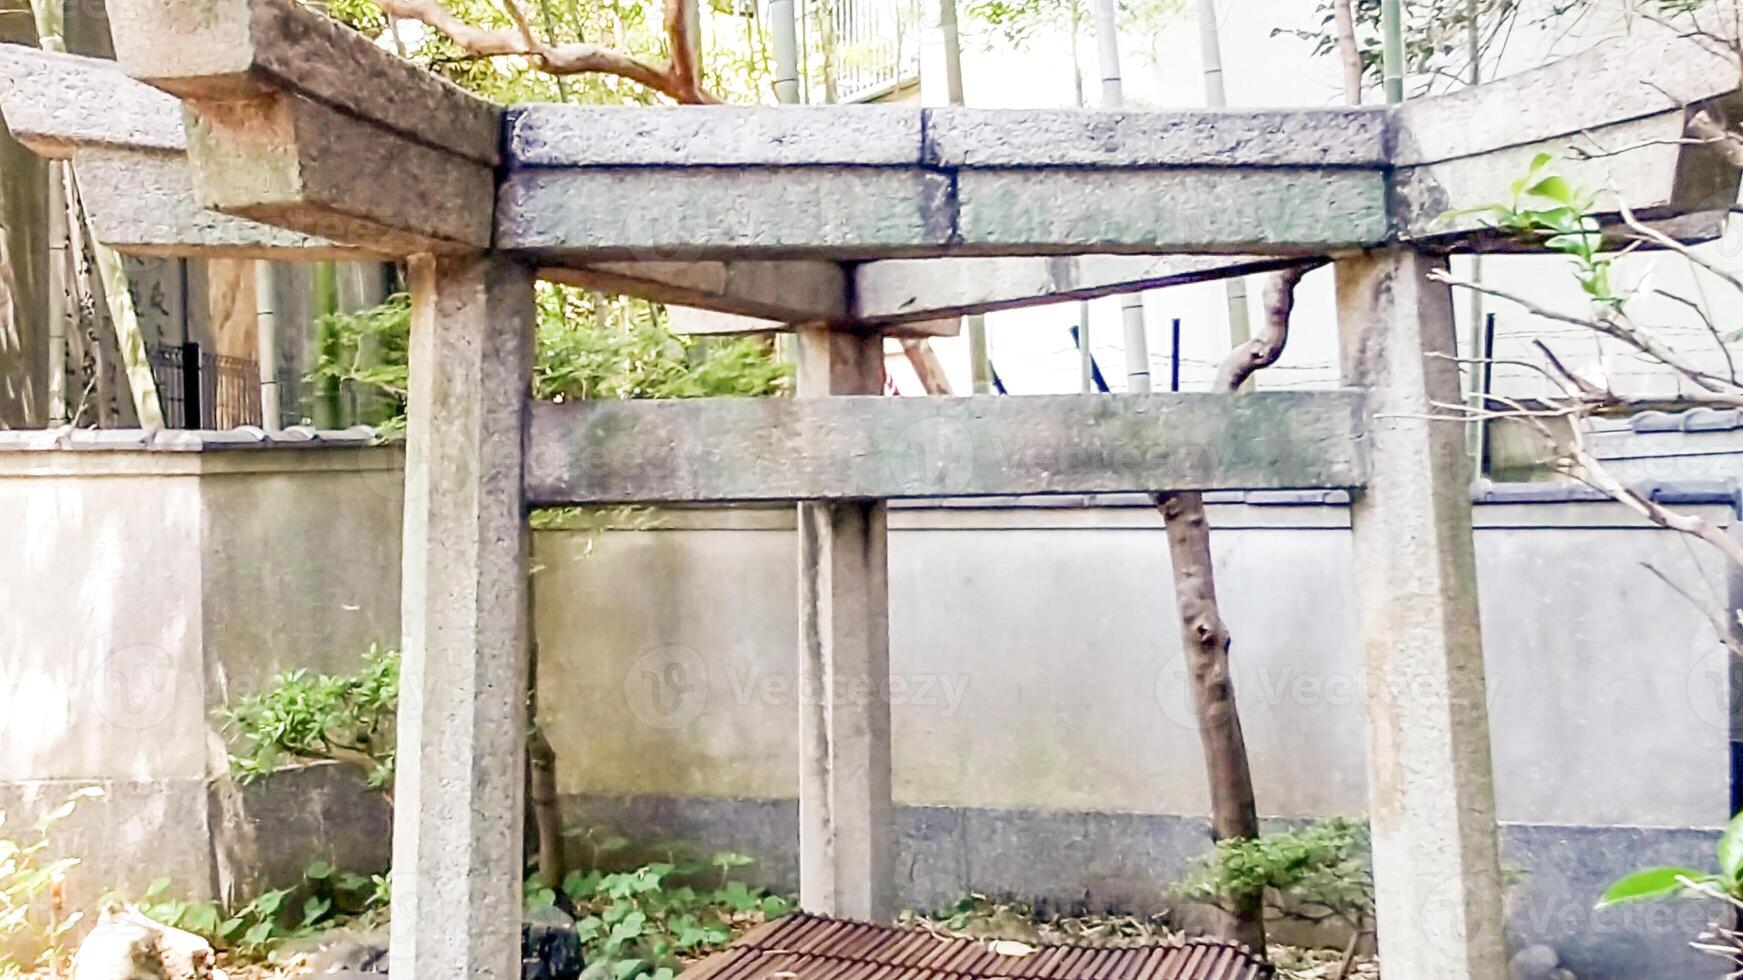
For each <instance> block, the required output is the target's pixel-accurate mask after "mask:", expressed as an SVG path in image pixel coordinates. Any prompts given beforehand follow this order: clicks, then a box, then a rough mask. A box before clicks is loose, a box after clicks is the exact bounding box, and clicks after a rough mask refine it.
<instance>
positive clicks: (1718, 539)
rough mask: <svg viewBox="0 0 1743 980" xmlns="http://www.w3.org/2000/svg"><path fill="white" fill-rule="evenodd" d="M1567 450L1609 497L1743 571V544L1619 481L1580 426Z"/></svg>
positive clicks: (1698, 519)
mask: <svg viewBox="0 0 1743 980" xmlns="http://www.w3.org/2000/svg"><path fill="white" fill-rule="evenodd" d="M1566 451H1567V455H1568V457H1569V459H1570V460H1571V462H1572V463H1573V464H1574V465H1575V466H1577V467H1578V468H1579V472H1580V474H1581V478H1582V479H1585V480H1586V481H1587V482H1589V483H1591V485H1592V486H1594V487H1596V488H1597V489H1598V490H1600V491H1601V492H1603V494H1604V495H1605V496H1607V497H1610V498H1611V499H1613V500H1615V501H1617V502H1619V503H1621V504H1623V505H1624V506H1626V507H1628V508H1629V509H1630V510H1633V511H1634V512H1635V513H1637V514H1639V515H1640V516H1642V517H1644V518H1646V519H1647V520H1648V521H1651V522H1652V523H1653V524H1655V525H1657V526H1659V527H1662V528H1665V529H1666V530H1671V531H1676V532H1678V533H1681V534H1686V535H1688V536H1690V537H1692V538H1698V539H1700V540H1702V541H1705V542H1706V543H1708V544H1710V545H1712V546H1713V547H1714V548H1716V549H1718V551H1719V553H1720V554H1722V555H1724V556H1725V557H1726V558H1727V559H1729V560H1730V561H1731V562H1732V564H1734V565H1735V566H1737V567H1738V568H1743V542H1738V541H1737V540H1736V539H1734V538H1732V537H1731V536H1730V535H1729V534H1726V533H1725V532H1724V531H1723V530H1721V529H1719V528H1717V527H1715V526H1714V525H1713V523H1712V522H1711V521H1708V520H1707V519H1706V518H1704V517H1701V516H1699V515H1698V514H1682V513H1678V512H1676V511H1673V510H1671V509H1670V508H1668V507H1665V506H1664V505H1663V504H1661V503H1659V502H1658V501H1656V500H1653V499H1652V498H1651V497H1648V496H1647V495H1645V494H1643V493H1641V492H1640V491H1638V490H1636V489H1635V488H1633V487H1631V486H1628V485H1627V484H1625V483H1623V482H1622V481H1621V480H1619V479H1617V478H1616V475H1615V474H1614V473H1611V472H1610V471H1609V469H1607V468H1606V467H1605V466H1604V463H1603V462H1602V461H1601V460H1599V459H1598V458H1597V457H1596V456H1593V455H1592V454H1591V452H1590V451H1589V450H1587V448H1586V446H1585V439H1584V437H1583V435H1582V434H1581V432H1580V427H1579V426H1577V425H1576V426H1574V427H1573V433H1572V439H1571V442H1570V443H1569V444H1568V446H1567V447H1566Z"/></svg>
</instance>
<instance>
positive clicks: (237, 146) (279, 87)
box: [0, 0, 1743, 323]
mask: <svg viewBox="0 0 1743 980" xmlns="http://www.w3.org/2000/svg"><path fill="white" fill-rule="evenodd" d="M111 17H112V19H113V21H114V25H115V28H116V30H115V34H116V40H117V45H118V49H119V51H118V53H119V57H120V65H121V68H122V69H124V70H125V71H126V72H127V73H128V74H129V75H132V76H133V77H135V78H138V79H141V80H143V81H145V82H147V83H149V85H150V86H154V87H155V88H156V89H161V90H162V92H163V93H168V95H167V96H165V95H163V94H161V93H158V92H154V91H152V90H151V89H148V88H146V87H145V86H140V85H134V84H131V83H129V82H128V80H127V79H126V78H124V77H122V76H121V75H120V74H119V73H118V72H115V71H114V70H113V69H112V68H108V67H107V66H104V67H101V68H99V67H97V63H92V62H87V61H84V60H82V59H68V58H61V59H54V58H53V57H52V56H47V55H31V54H26V53H23V52H22V51H21V50H19V49H12V50H10V51H6V52H4V54H3V56H0V108H3V109H4V111H5V113H6V117H7V121H8V123H9V124H10V125H11V126H12V128H13V129H14V131H15V132H17V133H19V135H20V136H21V138H23V139H25V141H26V142H27V143H30V144H31V145H32V146H35V147H36V148H38V149H39V150H42V151H44V152H47V153H50V154H53V155H76V156H77V157H78V159H79V161H80V162H79V170H80V177H81V181H82V182H83V183H85V184H86V185H88V186H89V190H88V194H89V195H90V196H92V197H95V198H99V199H102V200H100V201H98V202H97V203H99V204H104V205H106V206H104V207H99V208H93V221H94V222H95V223H96V224H97V225H98V226H99V227H98V229H97V232H98V235H99V237H102V238H105V239H106V240H108V241H109V242H110V243H111V244H113V245H115V246H116V247H118V248H121V249H123V250H130V251H136V252H146V253H152V252H156V253H160V254H161V253H177V252H180V253H187V252H190V251H194V252H202V253H212V252H218V253H224V254H240V255H258V254H269V255H272V254H287V255H294V256H295V257H299V258H307V257H314V256H316V255H322V256H325V255H334V254H347V253H350V254H356V253H358V252H363V253H376V254H386V255H403V254H410V253H415V252H464V251H478V250H486V249H498V250H504V251H509V252H512V253H515V254H517V255H519V256H521V257H523V258H525V259H527V260H528V261H530V262H533V263H535V264H537V265H539V266H541V267H543V268H545V269H546V270H547V271H548V272H549V273H551V274H555V275H559V276H563V275H567V276H570V277H572V278H576V279H579V280H583V281H590V280H591V281H599V282H602V283H605V284H606V285H608V286H611V287H615V288H620V289H624V290H625V291H632V292H639V293H642V294H645V295H651V296H653V297H654V298H661V299H669V300H672V301H674V302H680V303H686V302H687V303H690V304H692V305H701V306H707V307H710V308H715V309H720V310H723V311H726V312H731V313H736V314H740V315H746V316H752V317H766V318H770V319H777V320H789V321H792V320H810V321H816V320H835V319H851V320H856V321H862V322H874V323H875V322H882V323H901V322H904V321H917V320H922V319H926V318H930V317H937V316H941V315H948V314H952V313H959V312H974V311H976V310H984V309H996V308H1001V307H1003V306H1011V305H1021V304H1022V303H1025V302H1044V301H1047V300H1048V299H1057V298H1063V297H1067V296H1078V297H1082V296H1092V295H1101V294H1104V293H1107V292H1117V291H1124V290H1129V289H1131V288H1147V287H1154V286H1159V285H1166V284H1169V283H1172V282H1179V281H1190V280H1193V279H1201V278H1208V277H1215V276H1218V275H1223V274H1228V273H1230V272H1235V273H1238V272H1245V271H1254V270H1258V269H1263V268H1267V267H1275V266H1276V265H1278V264H1279V263H1286V262H1288V261H1290V260H1291V259H1293V258H1296V257H1301V256H1315V255H1328V254H1336V253H1338V252H1341V251H1346V250H1351V249H1357V248H1363V247H1369V246H1373V245H1377V244H1382V243H1386V242H1395V241H1403V242H1411V243H1419V244H1420V245H1422V246H1423V247H1427V248H1433V249H1464V248H1488V247H1495V245H1496V240H1495V237H1494V236H1493V235H1492V234H1490V233H1488V232H1486V231H1485V230H1484V229H1482V228H1480V227H1478V223H1477V221H1476V219H1465V220H1456V221H1452V222H1448V221H1446V220H1444V219H1443V217H1442V216H1443V214H1444V213H1445V212H1446V211H1447V210H1448V209H1449V208H1454V207H1459V206H1465V205H1470V204H1473V203H1481V202H1484V201H1492V200H1497V199H1500V198H1502V197H1504V196H1505V193H1506V187H1507V185H1508V183H1510V182H1511V181H1512V180H1513V179H1514V178H1515V177H1517V176H1518V175H1519V174H1520V173H1523V172H1524V169H1525V167H1526V166H1527V164H1528V162H1529V161H1530V159H1531V158H1532V157H1533V156H1535V155H1536V154H1537V153H1539V152H1551V153H1561V152H1563V151H1565V150H1566V149H1567V148H1568V147H1569V146H1572V145H1579V146H1583V147H1584V148H1586V149H1589V150H1595V151H1598V152H1599V154H1600V155H1599V156H1598V157H1597V158H1595V159H1577V158H1568V159H1565V160H1564V162H1563V163H1562V164H1561V169H1562V170H1563V171H1564V172H1565V173H1567V174H1568V176H1570V177H1572V178H1574V179H1584V180H1586V181H1587V182H1589V183H1592V184H1593V185H1595V186H1606V185H1609V186H1613V187H1614V188H1615V189H1616V191H1617V192H1618V193H1619V194H1620V195H1621V196H1622V197H1623V198H1624V199H1626V200H1627V201H1628V202H1629V203H1630V204H1631V206H1633V207H1634V208H1635V210H1636V211H1637V212H1638V213H1640V214H1641V215H1643V216H1646V217H1651V218H1673V217H1676V216H1680V215H1690V214H1697V215H1705V214H1712V213H1716V212H1722V211H1723V210H1724V209H1726V208H1729V207H1730V206H1731V205H1732V204H1733V203H1735V201H1736V196H1737V187H1738V178H1739V173H1738V170H1737V168H1736V167H1734V166H1733V165H1732V164H1731V163H1730V162H1729V161H1728V160H1727V159H1726V157H1725V154H1723V153H1722V152H1720V151H1719V150H1718V149H1717V148H1714V147H1712V146H1710V145H1704V144H1702V143H1700V142H1698V141H1689V140H1686V139H1684V137H1685V134H1686V133H1687V130H1688V126H1689V120H1690V118H1691V117H1692V116H1693V114H1695V113H1697V112H1700V111H1703V110H1713V109H1719V110H1725V109H1735V108H1737V106H1735V105H1732V104H1731V103H1736V102H1739V101H1743V100H1739V97H1738V93H1737V78H1738V68H1737V65H1736V64H1734V62H1733V57H1732V56H1731V55H1729V54H1728V53H1727V52H1724V51H1720V50H1715V49H1713V48H1710V47H1709V46H1706V45H1704V44H1702V43H1700V42H1698V41H1695V40H1689V39H1683V38H1676V37H1670V36H1668V35H1666V34H1663V33H1657V34H1654V35H1652V36H1646V37H1636V38H1630V39H1624V40H1620V41H1615V42H1610V43H1607V44H1605V45H1602V46H1599V47H1597V48H1595V49H1593V50H1591V51H1589V52H1587V53H1586V54H1583V55H1580V56H1578V57H1575V58H1572V59H1568V60H1566V61H1563V62H1560V63H1558V64H1555V65H1551V66H1549V67H1547V68H1543V69H1539V70H1536V71H1532V72H1527V73H1524V74H1521V75H1517V76H1513V77H1510V78H1506V79H1502V80H1500V81H1497V82H1492V83H1488V84H1485V85H1482V86H1478V87H1475V88H1472V89H1467V90H1464V91H1461V92H1458V93H1454V94H1451V95H1445V96H1438V97H1434V98H1428V99H1423V100H1420V101H1417V102H1412V103H1407V104H1406V105H1404V106H1401V107H1397V108H1383V107H1382V108H1371V109H1284V110H1259V111H1159V112H1144V111H1130V112H1126V111H1121V112H1104V111H1093V110H979V109H964V108H949V109H922V108H918V107H912V106H860V107H812V108H795V107H783V108H762V107H712V106H711V107H663V108H661V107H655V108H641V107H583V106H558V105H538V106H529V107H523V108H517V109H513V110H505V109H503V108H502V107H499V106H495V105H492V104H490V103H488V102H484V101H482V100H479V99H477V98H476V97H474V96H472V95H470V94H468V93H466V92H464V91H462V90H460V89H458V88H456V87H455V86H453V85H451V84H449V83H447V82H445V81H443V80H441V79H439V78H437V77H435V76H432V75H430V74H429V73H427V72H424V71H422V70H420V69H418V68H416V67H415V66H413V65H411V64H409V63H407V62H405V61H403V60H401V59H399V58H397V57H395V56H394V55H392V54H391V53H389V52H387V51H384V50H382V49H380V48H378V47H376V46H375V45H373V44H371V43H370V42H369V41H368V40H367V39H365V38H363V37H361V36H359V35H356V34H354V33H353V32H350V31H349V30H347V29H345V28H344V27H342V26H341V25H338V24H336V23H334V22H332V21H329V20H327V19H326V18H324V17H322V16H321V15H319V14H317V13H314V12H313V11H310V10H308V9H306V8H304V7H303V6H301V5H300V4H297V3H295V2H293V0H111ZM1647 72H1650V73H1651V77H1650V78H1646V77H1644V75H1645V73H1647ZM176 98H179V99H180V100H182V103H183V106H182V107H179V109H180V110H181V111H178V106H177V105H176V102H175V99H176ZM99 99H101V100H102V101H101V102H99V101H98V100H99ZM99 104H100V105H101V106H102V109H101V110H98V111H96V112H93V111H92V108H93V106H94V105H99ZM184 116H185V124H184V123H183V122H182V119H181V118H180V117H184ZM1622 147H1632V148H1633V149H1630V150H1628V151H1627V152H1623V153H1618V154H1614V155H1610V154H1612V153H1613V151H1615V150H1617V149H1619V148H1622ZM107 191H114V192H115V193H106V192H107ZM110 198H114V199H115V200H114V201H113V202H111V201H109V200H108V199H110ZM128 199H131V200H132V201H133V203H132V204H131V205H129V204H126V203H124V201H125V200H128ZM1714 225H1715V222H1707V223H1706V224H1705V225H1702V226H1700V227H1697V228H1694V229H1693V230H1687V231H1686V233H1687V235H1688V237H1701V236H1702V235H1704V234H1709V233H1710V229H1711V228H1712V227H1714ZM1006 256H1026V257H1032V258H1027V259H1021V260H1019V259H1006V258H998V259H996V260H995V259H993V258H991V257H1006ZM1080 256H1081V257H1082V258H1077V257H1080ZM1188 256H1192V257H1188ZM1205 256H1211V258H1206V257H1205ZM1216 256H1221V258H1216ZM1067 257H1071V258H1067ZM940 258H947V259H948V261H947V262H943V263H939V262H937V261H935V260H937V259H940ZM914 259H925V260H927V261H926V262H924V263H917V262H914V261H912V260H914ZM989 261H996V262H997V263H998V265H997V266H996V267H994V266H984V265H983V266H982V267H980V268H977V269H975V270H973V271H974V273H975V274H974V275H956V274H954V273H955V272H962V271H967V266H965V265H961V264H963V263H983V264H984V263H987V262H989ZM843 263H848V265H847V267H846V268H844V267H843V265H842V264H843ZM956 266H960V268H952V267H956ZM928 267H939V268H936V269H934V270H933V271H934V275H933V276H932V277H931V278H932V282H933V283H936V282H937V281H938V276H939V274H942V273H944V272H947V271H948V272H951V273H953V274H951V275H946V276H943V281H945V282H948V283H952V284H954V285H952V286H949V287H948V288H947V289H945V290H943V291H942V293H943V294H941V295H931V296H920V297H917V296H915V295H913V294H914V293H916V292H919V291H922V290H923V289H925V288H933V287H932V286H931V285H929V284H928V282H927V276H926V270H927V269H928ZM777 283H778V284H779V286H780V288H779V289H770V288H769V287H770V285H772V284H777ZM986 283H993V284H994V285H993V286H992V287H991V288H993V290H994V291H995V292H998V295H983V294H985V293H986V292H987V289H986V288H984V287H982V286H980V285H978V284H986ZM775 293H781V294H785V295H786V296H789V297H792V298H790V299H783V300H782V301H779V302H775V301H771V300H770V299H769V297H770V296H771V295H772V294H775ZM1006 293H1008V294H1009V295H1006Z"/></svg>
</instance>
